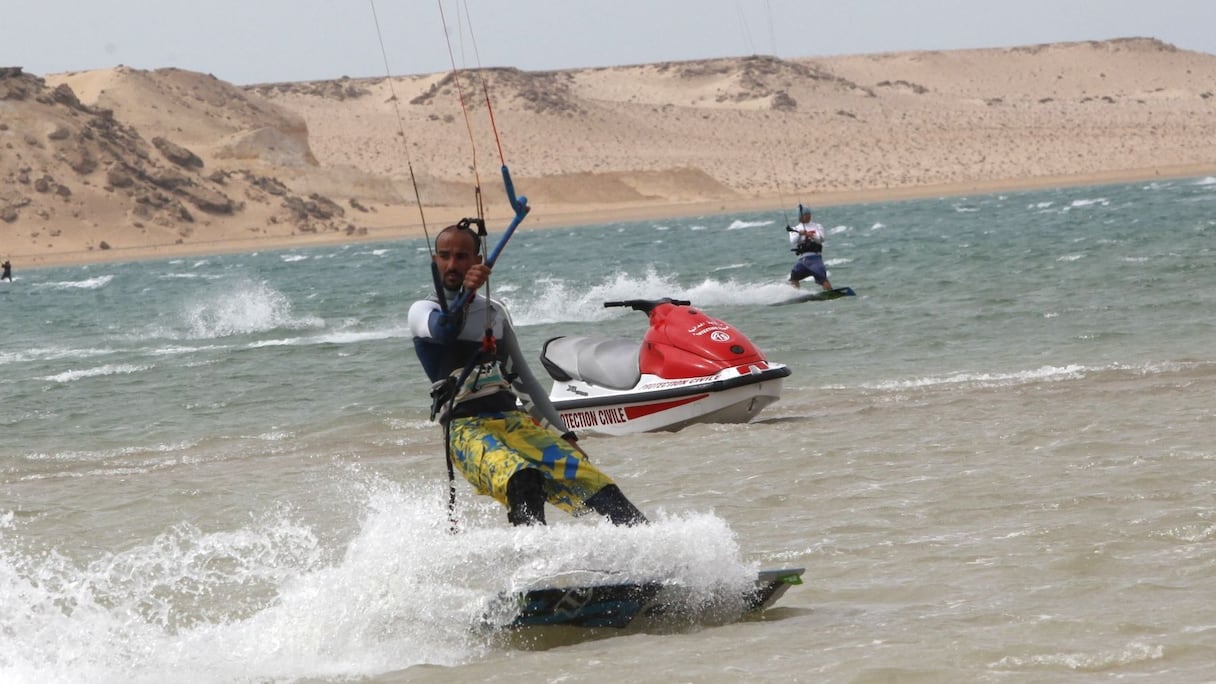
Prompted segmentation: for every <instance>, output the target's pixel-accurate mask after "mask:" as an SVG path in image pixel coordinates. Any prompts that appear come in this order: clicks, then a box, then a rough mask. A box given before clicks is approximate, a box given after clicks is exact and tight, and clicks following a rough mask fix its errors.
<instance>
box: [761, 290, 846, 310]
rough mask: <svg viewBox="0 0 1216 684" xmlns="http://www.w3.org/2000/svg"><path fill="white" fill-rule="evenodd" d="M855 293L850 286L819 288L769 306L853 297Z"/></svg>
mask: <svg viewBox="0 0 1216 684" xmlns="http://www.w3.org/2000/svg"><path fill="white" fill-rule="evenodd" d="M856 295H857V293H856V292H854V291H853V288H851V287H837V288H833V289H831V290H819V291H818V292H806V293H804V294H799V295H797V296H795V297H791V298H790V299H783V300H781V301H779V302H776V303H774V304H771V305H770V306H781V305H782V304H797V303H798V302H823V301H827V300H829V299H840V298H841V297H854V296H856Z"/></svg>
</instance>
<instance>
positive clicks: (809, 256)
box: [785, 204, 832, 290]
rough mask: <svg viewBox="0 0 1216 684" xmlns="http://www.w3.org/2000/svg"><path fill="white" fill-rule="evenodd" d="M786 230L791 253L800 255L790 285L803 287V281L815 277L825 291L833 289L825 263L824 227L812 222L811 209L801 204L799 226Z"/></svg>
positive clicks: (787, 227) (788, 227)
mask: <svg viewBox="0 0 1216 684" xmlns="http://www.w3.org/2000/svg"><path fill="white" fill-rule="evenodd" d="M785 230H786V231H787V232H788V233H789V236H790V251H792V252H794V253H795V254H797V255H798V261H796V262H794V267H793V268H792V269H790V285H793V286H794V287H801V285H800V283H801V281H802V280H804V279H806V278H807V277H813V278H814V279H815V282H816V283H819V285H820V286H821V287H823V289H825V290H830V289H832V283H831V282H829V281H828V268H827V266H826V265H825V264H824V263H823V226H821V225H819V224H818V223H815V222H814V221H812V220H811V208H810V207H808V206H806V205H803V204H799V205H798V225H796V226H786V227H785Z"/></svg>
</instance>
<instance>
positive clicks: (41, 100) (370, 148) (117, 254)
mask: <svg viewBox="0 0 1216 684" xmlns="http://www.w3.org/2000/svg"><path fill="white" fill-rule="evenodd" d="M456 79H461V80H460V82H461V83H462V84H463V85H462V87H461V89H459V90H458V89H457V88H455V87H454V86H455V83H456ZM1213 82H1216V56H1213V55H1209V54H1205V53H1198V52H1192V51H1186V50H1179V49H1176V48H1174V47H1173V46H1171V45H1168V44H1166V43H1162V42H1160V41H1157V40H1154V39H1151V38H1127V39H1118V40H1108V41H1095V42H1084V43H1061V44H1049V45H1036V46H1026V47H1018V48H999V49H997V48H994V49H986V50H957V51H944V52H908V53H883V54H874V55H857V56H846V57H827V58H815V57H806V58H799V59H792V60H781V59H776V58H772V57H763V56H751V57H729V58H722V59H716V60H699V61H690V62H667V63H659V64H642V65H625V66H613V67H604V68H597V69H576V70H564V71H552V72H524V71H519V70H516V69H512V68H509V67H486V68H482V69H474V70H468V71H461V72H459V73H458V74H451V73H447V74H425V75H403V76H398V75H394V76H393V77H392V78H387V77H381V78H348V79H341V80H337V81H315V82H301V83H279V84H256V85H244V86H237V85H233V84H231V83H228V82H226V81H224V80H222V77H218V76H216V75H210V74H199V73H195V72H190V71H184V70H180V69H158V70H137V69H131V68H127V67H123V66H114V67H109V68H101V69H98V70H93V71H86V72H73V73H65V74H47V75H34V74H25V73H23V72H21V70H20V69H14V68H12V67H9V68H6V69H3V70H0V104H3V106H4V107H5V112H6V116H5V125H4V126H3V127H2V128H0V144H2V145H3V146H4V147H3V148H2V149H5V150H6V152H5V153H4V154H0V177H4V178H6V179H7V180H8V181H9V182H8V189H7V190H6V191H5V192H4V193H3V194H2V195H0V217H2V218H3V223H0V229H2V230H3V233H2V235H3V244H2V245H0V254H2V255H4V256H6V257H7V258H10V259H11V260H12V261H13V263H14V267H15V268H16V269H18V271H19V270H20V269H22V268H30V267H39V266H52V265H67V264H79V263H94V262H115V261H127V260H135V259H145V258H163V257H172V256H186V255H205V254H219V253H232V252H244V251H256V250H262V249H276V248H286V247H296V246H309V245H313V246H321V245H332V244H339V243H348V242H359V241H377V240H391V239H398V238H410V237H418V236H421V235H422V234H424V232H427V233H431V234H433V232H434V231H435V230H436V229H437V228H439V227H442V226H443V225H447V224H449V223H452V222H454V221H455V220H456V219H458V218H460V217H463V216H467V215H473V214H474V213H475V212H476V211H477V209H476V207H477V197H478V195H477V194H476V193H475V188H476V187H480V189H481V192H480V198H481V201H482V202H483V205H484V214H485V216H486V218H487V222H488V227H489V229H490V231H491V233H493V232H495V231H496V230H497V231H500V230H501V229H502V228H503V227H505V225H506V224H507V223H508V221H509V220H510V218H511V212H510V209H509V206H508V204H507V201H506V196H505V193H504V191H503V182H502V179H501V176H500V167H501V166H502V165H504V164H505V165H506V166H508V168H509V169H510V171H511V175H512V178H513V180H514V183H515V187H516V190H517V192H518V193H520V194H521V195H526V196H527V198H528V200H529V204H530V206H531V207H532V211H531V212H530V214H529V216H528V218H527V219H526V221H525V222H524V223H523V224H522V226H523V227H524V228H525V229H542V228H551V227H557V226H581V225H589V224H600V223H605V222H614V221H629V220H639V219H655V218H664V217H687V216H699V215H711V214H722V213H731V212H738V211H752V210H757V211H768V212H771V213H772V215H773V216H774V217H775V218H778V219H779V220H787V221H789V220H792V218H791V217H789V214H790V213H791V212H792V211H793V208H794V207H795V206H796V205H797V204H798V203H805V204H809V205H812V206H814V207H827V206H833V205H842V204H855V203H863V202H872V201H891V200H899V199H910V198H923V197H940V196H961V195H969V194H981V193H989V192H999V191H1013V190H1024V189H1033V188H1051V187H1068V186H1085V185H1094V184H1100V183H1114V182H1124V181H1137V180H1149V179H1168V178H1183V177H1194V176H1201V175H1207V174H1211V173H1216V98H1214V97H1213V92H1212V88H1213V86H1212V83H1213ZM481 86H484V88H485V92H486V93H488V98H487V99H488V100H489V102H490V103H491V106H492V110H493V114H494V124H493V125H491V124H490V123H489V122H490V119H489V117H488V116H487V111H488V109H487V106H486V105H485V104H484V102H482V101H481V100H479V99H477V98H475V97H472V96H470V92H477V91H479V90H480V87H481ZM462 96H463V99H462ZM466 117H467V118H466ZM499 149H501V150H502V155H501V156H500V155H499ZM415 188H417V190H416V191H415ZM419 201H420V202H421V206H422V211H420V210H419ZM783 216H784V218H782V217H783ZM424 223H425V227H426V230H425V231H424Z"/></svg>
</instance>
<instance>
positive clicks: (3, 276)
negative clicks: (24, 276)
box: [0, 259, 13, 283]
mask: <svg viewBox="0 0 1216 684" xmlns="http://www.w3.org/2000/svg"><path fill="white" fill-rule="evenodd" d="M0 268H3V269H4V270H3V272H0V280H7V281H9V282H10V283H11V282H13V265H12V264H10V263H9V261H8V259H5V260H4V264H2V265H0Z"/></svg>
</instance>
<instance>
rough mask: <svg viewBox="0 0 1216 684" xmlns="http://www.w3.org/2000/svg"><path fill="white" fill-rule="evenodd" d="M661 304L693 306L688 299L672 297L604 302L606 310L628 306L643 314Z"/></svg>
mask: <svg viewBox="0 0 1216 684" xmlns="http://www.w3.org/2000/svg"><path fill="white" fill-rule="evenodd" d="M660 304H673V305H675V306H691V305H692V302H690V301H688V300H686V299H672V298H671V297H664V298H662V299H625V300H622V301H617V302H604V308H605V309H611V308H613V307H618V306H627V307H629V308H630V309H633V310H634V311H641V312H642V313H647V314H648V313H650V312H651V311H652V310H654V308H655V307H657V306H659V305H660Z"/></svg>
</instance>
